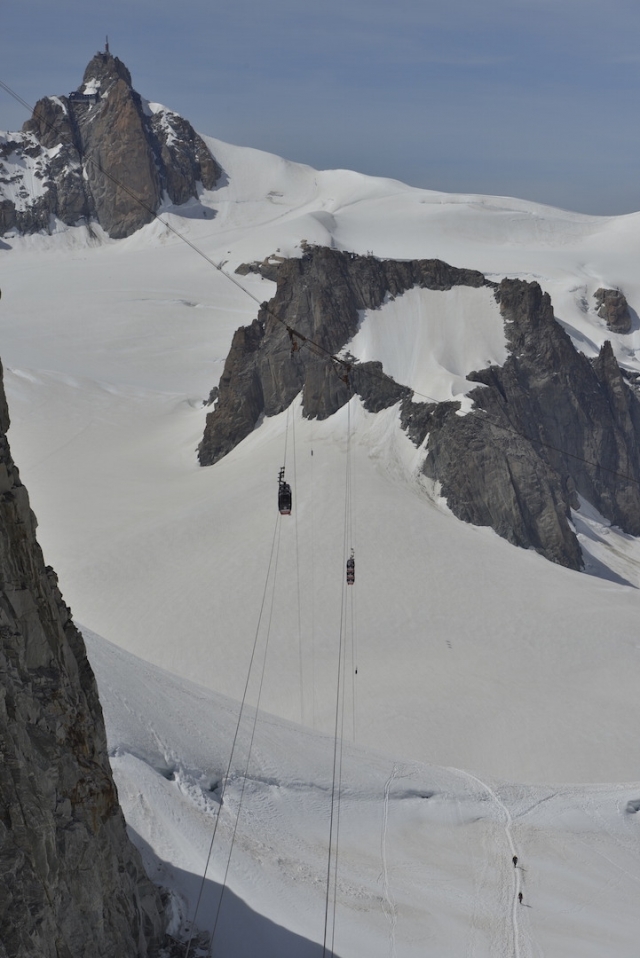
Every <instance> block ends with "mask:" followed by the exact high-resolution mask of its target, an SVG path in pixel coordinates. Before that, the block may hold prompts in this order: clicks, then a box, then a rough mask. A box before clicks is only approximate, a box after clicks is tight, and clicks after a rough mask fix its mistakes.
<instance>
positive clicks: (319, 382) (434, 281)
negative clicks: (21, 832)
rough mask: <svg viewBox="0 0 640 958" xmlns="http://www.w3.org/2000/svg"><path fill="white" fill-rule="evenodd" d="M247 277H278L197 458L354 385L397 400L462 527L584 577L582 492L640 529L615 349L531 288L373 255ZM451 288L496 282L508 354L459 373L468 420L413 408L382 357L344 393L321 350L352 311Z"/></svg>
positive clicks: (384, 400) (316, 256) (379, 405)
mask: <svg viewBox="0 0 640 958" xmlns="http://www.w3.org/2000/svg"><path fill="white" fill-rule="evenodd" d="M249 270H252V271H254V270H255V271H258V272H262V273H263V274H264V275H267V276H268V277H269V278H270V279H273V278H275V279H276V281H277V291H276V294H275V296H274V298H273V299H272V300H271V301H270V303H269V304H265V305H263V307H262V308H261V310H260V313H259V315H258V318H257V319H256V320H254V322H253V323H252V325H251V326H248V327H244V328H242V329H239V330H238V331H237V332H236V334H235V337H234V340H233V344H232V347H231V351H230V353H229V356H228V358H227V362H226V364H225V369H224V373H223V376H222V378H221V380H220V384H219V391H218V394H217V397H216V402H217V404H216V408H215V409H214V411H213V412H212V413H210V414H209V415H208V417H207V423H206V428H205V433H204V436H203V439H202V442H201V444H200V446H199V449H198V454H199V459H200V462H201V464H202V465H208V464H211V463H214V462H216V461H217V460H218V459H220V458H221V457H222V456H224V455H226V453H228V452H229V451H230V450H231V449H232V448H233V447H234V446H235V445H237V443H238V442H240V441H241V440H242V439H243V438H244V437H245V436H246V435H248V434H249V432H251V430H252V429H253V428H254V427H255V425H256V424H257V422H258V421H259V418H260V416H262V415H267V416H271V415H274V414H275V413H278V412H280V411H282V410H283V409H285V408H286V407H287V406H288V405H289V403H290V402H291V401H292V399H293V398H294V397H295V396H296V395H297V394H298V393H299V392H300V391H302V396H303V411H304V414H305V415H306V416H308V417H319V418H326V417H327V416H330V415H331V414H332V413H333V412H335V411H336V410H337V409H338V408H340V406H341V405H343V403H345V402H346V401H347V399H348V398H349V395H350V391H351V392H355V393H357V394H358V395H359V396H360V397H361V398H362V401H363V403H364V404H365V406H366V407H367V408H368V409H369V410H370V411H372V412H377V411H379V410H380V409H383V408H386V407H388V406H390V405H393V404H395V403H398V402H399V403H400V415H401V422H402V425H403V427H404V428H405V430H406V431H407V434H408V435H409V437H410V438H411V439H412V441H413V442H414V443H415V444H416V445H420V444H421V443H423V442H424V441H425V439H427V437H428V445H427V455H426V458H425V462H424V467H423V468H424V472H425V474H426V475H427V476H428V477H430V478H432V479H433V480H436V481H437V482H439V483H440V488H441V492H442V494H443V496H444V497H445V498H446V500H447V503H448V505H449V507H450V508H451V510H452V512H453V513H454V514H455V515H456V516H458V517H459V518H460V519H463V520H465V521H467V522H471V523H474V524H476V525H487V526H491V527H492V528H493V529H495V531H496V532H498V534H499V535H501V536H503V537H504V538H506V539H508V540H509V541H510V542H513V543H514V544H516V545H518V546H521V547H523V548H531V549H535V550H536V551H538V552H540V553H541V554H542V555H544V556H546V557H547V558H548V559H550V560H552V561H553V562H557V563H560V564H561V565H564V566H567V567H569V568H572V569H580V568H582V555H581V550H580V546H579V543H578V540H577V538H576V535H575V533H574V530H573V527H572V524H571V509H572V508H577V506H578V504H579V499H578V495H581V496H583V497H584V498H585V499H586V500H588V501H589V502H590V503H592V504H593V505H594V506H595V507H596V508H597V509H598V510H599V511H600V512H601V513H602V514H603V516H605V517H606V518H607V519H609V520H610V521H611V522H612V523H614V524H616V525H618V526H619V527H620V528H621V529H623V530H624V531H626V532H628V533H631V534H633V535H640V401H639V400H638V397H637V395H636V391H635V389H634V388H633V387H632V384H631V383H630V382H629V381H628V380H627V379H625V377H624V376H623V373H622V372H621V370H620V367H619V366H618V363H617V362H616V360H615V357H614V355H613V351H612V348H611V345H610V343H605V345H604V346H603V348H602V350H601V352H600V355H599V356H598V357H597V358H596V359H595V360H592V361H590V360H589V359H587V357H586V356H584V355H583V354H582V353H580V352H579V351H578V350H577V349H576V348H575V347H574V345H573V343H572V342H571V339H570V338H569V336H568V335H567V334H566V333H565V332H564V330H563V329H562V327H561V326H560V324H559V323H558V322H557V321H556V319H555V317H554V315H553V309H552V306H551V301H550V299H549V296H548V295H547V294H546V293H543V292H542V290H541V289H540V286H539V285H538V284H537V283H527V282H523V281H520V280H504V281H503V282H502V283H501V284H500V286H499V287H497V286H496V284H493V283H489V282H488V281H487V280H485V278H484V277H483V276H482V275H481V274H480V273H477V272H473V271H469V270H458V269H454V268H452V267H450V266H447V265H446V264H445V263H442V262H440V261H438V260H426V261H413V262H394V261H379V260H376V259H374V258H373V257H360V256H355V255H353V254H349V253H341V252H338V251H336V250H330V249H325V248H320V249H318V248H314V249H310V250H308V251H307V252H306V253H305V255H304V256H303V257H302V259H296V260H288V261H286V262H284V263H277V262H276V263H274V262H273V261H272V260H267V261H265V263H263V264H254V265H252V266H249V267H245V268H244V270H243V271H244V272H246V271H249ZM454 285H467V286H472V287H479V286H483V285H485V286H493V287H494V289H495V295H496V299H497V300H498V302H499V305H500V310H501V312H502V315H503V318H504V325H505V333H506V338H507V345H508V351H509V355H508V358H507V360H506V362H505V363H504V365H503V366H502V367H497V366H492V367H490V368H487V369H483V370H479V371H476V372H472V373H469V374H468V375H467V378H468V379H469V380H470V381H472V382H477V383H478V384H479V386H478V387H477V388H475V389H473V390H472V391H471V392H470V394H469V395H470V398H471V399H472V401H473V404H474V405H473V408H472V410H471V411H470V412H468V413H467V414H466V415H464V416H461V415H458V412H459V410H460V404H459V403H456V402H448V403H447V402H445V403H420V402H414V401H413V398H412V393H411V390H410V389H408V388H407V387H406V386H404V385H402V384H399V383H396V382H394V381H393V380H392V379H390V378H389V377H388V376H386V375H385V373H384V370H383V369H382V366H381V364H380V363H363V364H360V363H358V362H357V360H354V361H353V362H352V365H351V369H350V372H349V377H348V379H349V386H348V387H347V384H346V383H345V382H344V379H343V377H344V373H345V369H344V367H343V366H338V368H336V364H335V363H334V362H333V361H332V360H331V359H330V356H331V355H332V354H333V355H335V354H336V353H338V352H339V351H340V350H341V349H342V348H343V347H344V346H345V345H346V343H347V342H348V341H349V340H350V339H351V338H352V337H353V335H354V334H355V332H356V331H357V328H358V323H359V313H358V311H359V310H362V309H375V308H377V307H379V306H380V305H381V304H382V303H383V301H384V299H385V297H386V296H397V295H399V294H400V293H402V292H404V291H405V290H408V289H410V288H411V287H412V286H423V287H426V288H429V289H440V290H444V289H450V288H451V287H452V286H454ZM287 327H289V328H290V329H291V330H292V329H293V328H294V327H295V330H296V333H298V334H299V335H296V333H290V332H289V331H288V329H287ZM307 338H308V339H309V340H312V341H313V344H315V345H312V344H311V343H309V342H307V341H306V340H307ZM292 345H294V346H295V347H296V348H295V350H294V351H293V352H292Z"/></svg>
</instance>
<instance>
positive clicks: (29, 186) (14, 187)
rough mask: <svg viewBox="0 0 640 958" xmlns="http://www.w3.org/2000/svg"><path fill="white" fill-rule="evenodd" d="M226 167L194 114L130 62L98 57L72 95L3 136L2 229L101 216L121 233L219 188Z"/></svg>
mask: <svg viewBox="0 0 640 958" xmlns="http://www.w3.org/2000/svg"><path fill="white" fill-rule="evenodd" d="M25 166H26V167H27V170H28V172H26V171H25ZM220 175H221V169H220V167H219V166H218V164H217V163H216V161H215V160H214V158H213V157H212V156H211V154H210V153H209V150H208V149H207V147H206V145H205V143H204V141H203V140H202V139H201V138H200V137H199V136H198V134H197V133H196V132H195V130H194V129H193V127H192V126H191V124H190V123H188V122H187V120H184V119H183V118H182V117H180V116H178V115H177V114H175V113H172V112H170V111H169V110H164V109H162V108H157V109H156V112H153V111H152V109H151V108H150V107H149V105H148V104H147V103H146V102H145V101H144V100H142V98H141V97H140V95H139V94H138V93H136V92H135V90H134V89H133V88H132V86H131V76H130V74H129V71H128V70H127V68H126V66H125V65H124V64H123V63H122V62H121V61H120V60H119V59H118V58H117V57H114V56H112V55H111V54H109V53H98V54H96V56H95V57H94V58H93V59H92V60H91V62H90V63H89V65H88V66H87V69H86V70H85V73H84V78H83V82H82V84H81V86H80V87H79V88H78V90H77V91H76V92H75V93H72V94H69V96H68V97H67V96H59V97H45V98H44V99H42V100H39V101H38V103H37V104H36V106H35V108H34V111H33V116H32V117H31V119H30V120H28V121H27V122H26V123H25V124H24V126H23V129H22V133H16V134H10V135H8V136H6V137H1V138H0V196H1V197H3V198H2V199H0V232H1V233H3V234H4V233H7V232H8V231H10V230H17V231H18V232H21V233H32V232H37V231H39V230H48V229H49V228H50V224H51V218H52V217H54V216H55V217H57V218H58V219H60V220H62V222H63V223H66V224H67V225H70V226H71V225H74V224H76V223H78V222H82V221H87V222H88V221H90V220H91V219H94V220H97V222H98V223H99V224H100V225H101V226H102V227H103V229H104V230H105V231H106V232H107V233H108V234H109V235H110V236H112V237H113V238H119V237H124V236H129V235H130V234H131V233H133V232H135V230H137V229H139V228H140V227H141V226H144V225H145V224H146V223H149V222H150V221H151V220H152V219H153V218H154V215H155V213H156V211H157V210H158V208H159V207H160V205H161V202H162V200H163V197H164V195H165V194H166V195H167V196H168V197H169V199H170V200H171V202H172V203H175V204H181V203H185V202H186V201H187V200H188V199H190V198H191V197H197V195H198V189H199V184H202V186H203V187H204V188H205V189H212V188H213V187H214V186H215V184H216V182H217V180H218V178H219V177H220Z"/></svg>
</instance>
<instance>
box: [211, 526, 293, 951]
mask: <svg viewBox="0 0 640 958" xmlns="http://www.w3.org/2000/svg"><path fill="white" fill-rule="evenodd" d="M281 530H282V524H281V523H278V535H277V545H276V554H275V564H274V569H273V581H272V588H271V603H270V606H269V618H268V621H267V634H266V638H265V643H264V653H263V656H262V668H261V670H260V682H259V685H258V695H257V699H256V704H255V712H254V715H253V725H252V727H251V737H250V739H249V747H248V749H247V758H246V761H245V766H244V773H243V776H242V785H241V787H240V797H239V799H238V810H237V812H236V820H235V823H234V826H233V831H232V833H231V843H230V845H229V854H228V856H227V864H226V867H225V871H224V878H223V880H222V889H221V892H220V898H219V899H218V907H217V908H216V916H215V919H214V922H213V929H212V931H211V941H210V945H209V953H210V955H213V945H214V939H215V935H216V931H217V928H218V922H219V920H220V914H221V910H222V900H223V898H224V893H225V891H226V889H227V887H228V886H227V880H228V877H229V868H230V867H231V856H232V854H233V846H234V843H235V840H236V834H237V831H238V823H239V822H240V813H241V811H242V803H243V800H244V793H245V789H246V786H247V775H248V772H249V763H250V761H251V753H252V751H253V741H254V739H255V734H256V728H257V725H258V713H259V710H260V700H261V698H262V687H263V685H264V676H265V671H266V667H267V654H268V651H269V638H270V636H271V622H272V619H273V607H274V604H275V592H276V585H277V580H278V557H279V554H280V538H281Z"/></svg>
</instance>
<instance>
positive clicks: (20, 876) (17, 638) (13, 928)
mask: <svg viewBox="0 0 640 958" xmlns="http://www.w3.org/2000/svg"><path fill="white" fill-rule="evenodd" d="M0 373H1V367H0ZM8 426H9V417H8V413H7V406H6V400H5V396H4V390H3V387H2V380H1V376H0V670H1V671H2V686H1V688H0V752H1V758H2V761H1V762H0V956H2V958H34V956H36V955H37V956H38V958H138V956H153V955H156V954H157V953H158V948H159V946H160V944H161V941H162V938H163V931H164V919H163V916H162V906H161V901H160V896H159V892H158V889H156V888H155V887H154V886H153V885H152V884H151V882H150V881H149V880H148V879H147V877H146V876H145V874H144V871H143V868H142V863H141V861H140V857H139V855H138V853H137V851H136V849H135V848H134V847H133V846H132V845H131V843H130V841H129V839H128V837H127V834H126V830H125V823H124V819H123V816H122V812H121V810H120V806H119V805H118V796H117V793H116V788H115V785H114V783H113V779H112V776H111V769H110V766H109V760H108V757H107V745H106V737H105V730H104V725H103V721H102V712H101V709H100V703H99V701H98V695H97V690H96V685H95V681H94V677H93V673H92V671H91V668H90V666H89V664H88V662H87V658H86V654H85V648H84V643H83V641H82V637H81V636H80V634H79V632H78V631H77V630H76V628H75V626H74V624H73V622H72V620H71V615H70V612H69V609H68V608H67V607H66V606H65V604H64V602H63V600H62V597H61V595H60V592H59V590H58V586H57V579H56V576H55V573H54V572H53V570H52V569H51V568H48V567H45V565H44V561H43V558H42V553H41V551H40V548H39V546H38V544H37V542H36V538H35V527H36V521H35V517H34V515H33V513H32V512H31V509H30V508H29V499H28V496H27V491H26V489H25V487H24V486H23V485H22V483H21V482H20V477H19V474H18V470H17V468H16V467H15V465H14V463H13V461H12V459H11V453H10V450H9V445H8V443H7V438H6V431H7V428H8Z"/></svg>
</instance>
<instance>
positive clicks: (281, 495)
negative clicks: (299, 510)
mask: <svg viewBox="0 0 640 958" xmlns="http://www.w3.org/2000/svg"><path fill="white" fill-rule="evenodd" d="M291 503H292V496H291V486H290V485H289V483H288V482H285V478H284V466H283V467H282V469H281V470H280V473H279V475H278V511H279V513H280V515H281V516H290V515H291Z"/></svg>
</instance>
